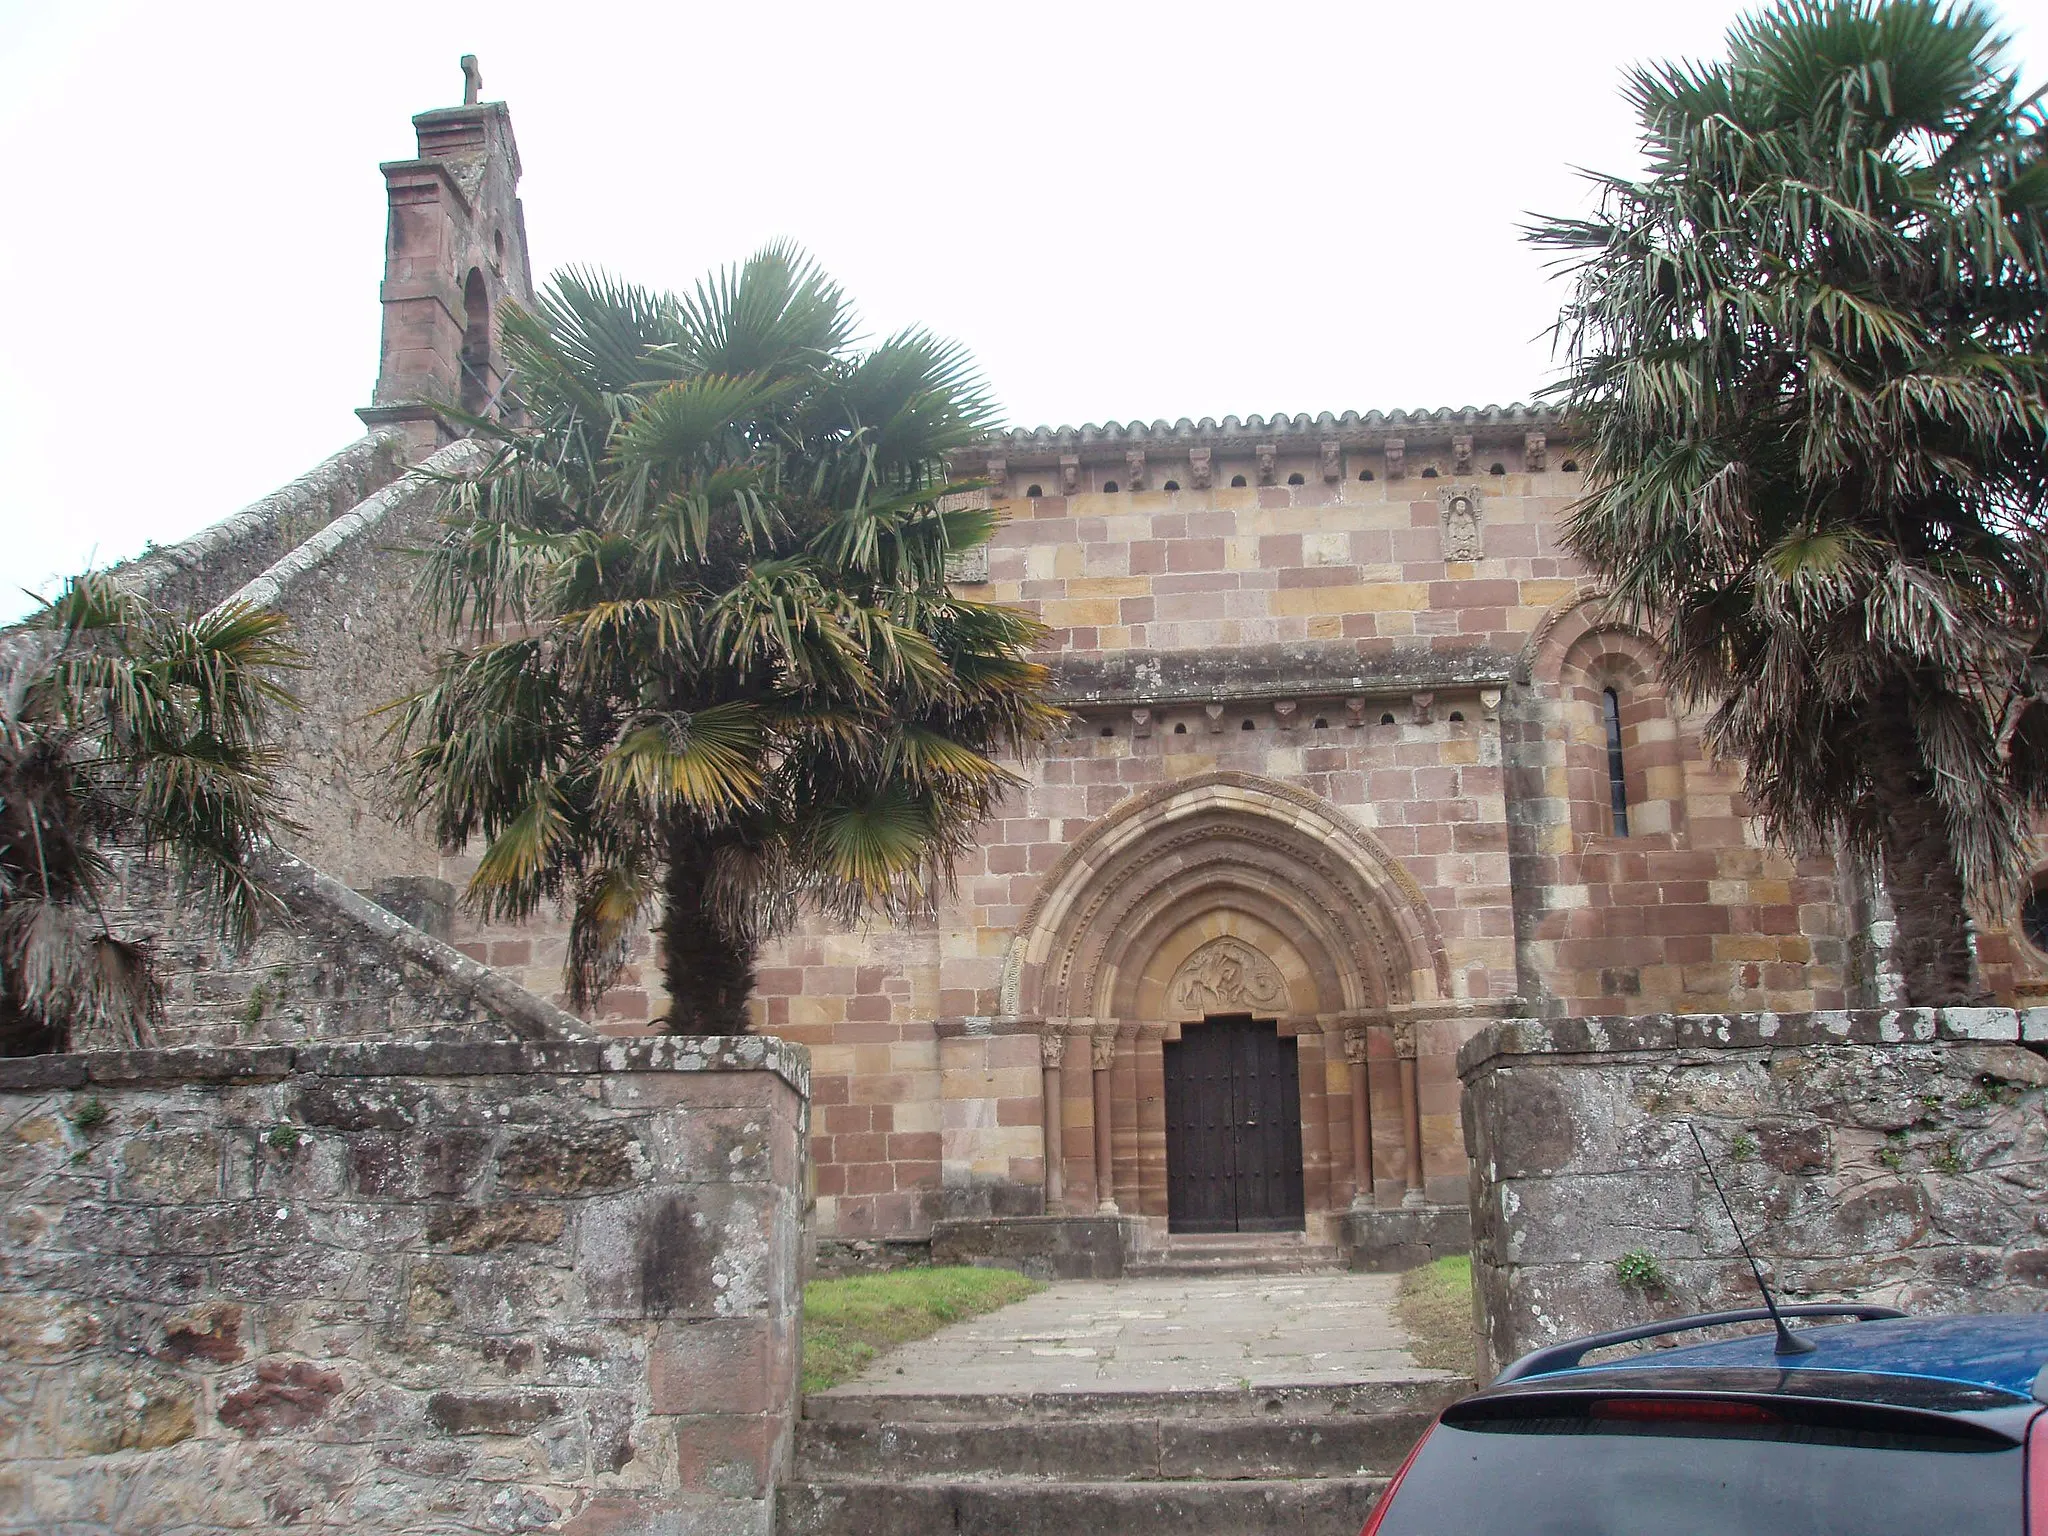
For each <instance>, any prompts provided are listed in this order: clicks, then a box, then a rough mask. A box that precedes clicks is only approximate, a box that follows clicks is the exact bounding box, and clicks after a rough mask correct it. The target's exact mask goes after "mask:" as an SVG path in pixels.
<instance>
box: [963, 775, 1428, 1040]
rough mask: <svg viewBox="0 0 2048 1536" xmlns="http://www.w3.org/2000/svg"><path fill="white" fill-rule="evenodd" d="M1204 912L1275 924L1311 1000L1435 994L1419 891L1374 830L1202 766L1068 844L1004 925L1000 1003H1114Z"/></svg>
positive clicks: (1275, 788) (1072, 1008)
mask: <svg viewBox="0 0 2048 1536" xmlns="http://www.w3.org/2000/svg"><path fill="white" fill-rule="evenodd" d="M1215 910H1231V911H1240V912H1243V913H1245V914H1246V915H1247V916H1249V917H1253V918H1256V919H1258V920H1259V921H1263V922H1266V923H1268V924H1271V925H1274V926H1276V927H1279V928H1281V929H1282V930H1283V931H1285V932H1287V933H1288V934H1289V937H1290V938H1291V939H1292V940H1294V941H1295V942H1296V943H1297V945H1298V947H1299V949H1300V950H1301V952H1302V954H1303V955H1304V956H1305V957H1306V958H1307V961H1308V964H1309V968H1310V971H1311V972H1312V973H1313V974H1314V975H1315V977H1316V992H1317V996H1318V999H1319V1002H1318V1011H1323V1012H1337V1011H1343V1010H1351V1009H1361V1008H1371V1007H1377V1006H1385V1005H1388V1004H1392V1003H1404V1002H1420V1001H1430V1000H1433V999H1435V998H1439V997H1446V996H1448V995H1449V993H1450V971H1449V962H1448V959H1447V957H1446V955H1445V952H1444V946H1443V939H1442V936H1441V934H1440V933H1439V931H1438V929H1437V925H1436V921H1435V918H1434V916H1433V914H1432V913H1431V912H1430V910H1429V904H1428V902H1427V901H1426V900H1425V899H1424V897H1423V895H1422V892H1421V890H1420V889H1419V888H1418V887H1417V886H1416V884H1415V881H1414V879H1413V877H1411V876H1410V875H1409V873H1408V872H1407V870H1405V869H1403V868H1402V867H1401V865H1400V864H1399V862H1398V861H1396V860H1395V858H1394V857H1393V855H1392V854H1390V853H1389V852H1388V851H1387V850H1386V848H1385V847H1383V846H1382V845H1381V844H1380V842H1379V841H1378V839H1376V838H1374V837H1373V836H1372V835H1371V834H1370V833H1368V832H1366V831H1365V830H1364V829H1363V828H1361V827H1359V826H1358V825H1357V824H1356V823H1354V822H1352V821H1351V820H1350V819H1349V818H1348V817H1346V816H1345V815H1344V814H1343V813H1342V812H1341V811H1339V810H1337V809H1336V808H1335V807H1334V806H1331V805H1329V804H1328V803H1327V802H1325V801H1323V800H1321V799H1319V798H1318V797H1316V796H1315V795H1312V794H1309V793H1307V792H1305V791H1303V790H1299V789H1296V788H1293V787H1292V786H1290V785H1286V784H1281V783H1278V782H1277V781H1274V780H1271V779H1265V778H1260V777H1258V776H1256V775H1253V774H1244V773H1210V774H1204V775H1201V776H1199V777H1197V778H1193V779H1187V780H1183V781H1181V782H1180V783H1177V784H1173V785H1169V786H1166V787H1164V788H1162V789H1159V790H1156V791H1154V792H1152V793H1151V794H1148V795H1141V796H1138V797H1136V798H1134V799H1132V800H1130V801H1127V802H1126V803H1125V804H1123V805H1122V806H1119V807H1118V808H1117V809H1116V810H1115V811H1113V812H1111V813H1110V814H1109V815H1108V816H1105V817H1104V818H1103V819H1102V820H1101V821H1100V822H1098V823H1096V825H1095V826H1093V827H1091V828H1090V829H1089V830H1088V832H1087V834H1086V835H1085V836H1084V837H1082V839H1081V840H1080V841H1079V842H1078V843H1076V844H1075V845H1074V846H1073V848H1071V849H1070V850H1068V852H1067V854H1066V856H1065V857H1064V858H1063V859H1062V860H1061V861H1060V863H1059V864H1058V865H1057V866H1055V867H1054V869H1053V870H1052V871H1051V872H1050V874H1049V875H1048V877H1047V879H1046V883H1045V885H1044V886H1043V887H1042V888H1041V890H1040V892H1039V895H1038V898H1037V900H1036V901H1034V902H1033V903H1032V906H1031V908H1030V910H1029V911H1028V912H1027V913H1026V914H1025V919H1024V922H1023V925H1022V926H1021V927H1020V928H1019V930H1018V934H1017V939H1016V941H1015V943H1014V945H1013V946H1012V950H1011V956H1010V964H1009V967H1008V968H1007V974H1006V975H1005V977H1004V994H1005V1007H1006V1009H1008V1010H1010V1011H1015V1012H1020V1013H1035V1014H1041V1015H1045V1016H1047V1017H1066V1018H1074V1017H1091V1016H1099V1015H1101V1014H1103V1013H1105V1012H1107V1011H1110V1010H1112V1009H1115V1008H1117V1007H1120V1006H1124V1005H1125V1003H1126V1002H1127V1000H1128V998H1129V997H1130V995H1131V980H1132V978H1133V977H1134V976H1135V975H1136V974H1137V972H1138V970H1139V969H1140V968H1141V967H1142V966H1143V963H1144V961H1145V960H1146V958H1147V957H1148V955H1149V954H1150V952H1151V950H1152V948H1154V947H1156V946H1157V945H1158V944H1159V943H1160V942H1162V941H1163V939H1164V938H1165V937H1166V936H1167V935H1169V934H1170V933H1171V932H1172V931H1173V930H1174V929H1175V928H1177V927H1178V926H1180V925H1181V924H1183V923H1185V922H1187V921H1191V920H1194V919H1196V918H1198V917H1200V916H1202V915H1203V914H1205V913H1207V912H1210V911H1215Z"/></svg>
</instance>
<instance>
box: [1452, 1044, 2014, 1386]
mask: <svg viewBox="0 0 2048 1536" xmlns="http://www.w3.org/2000/svg"><path fill="white" fill-rule="evenodd" d="M2044 1051H2048V1009H2032V1010H2029V1011H2027V1012H2025V1013H2015V1012H2014V1011H2012V1010H2010V1009H2002V1008H1953V1009H1945V1010H1927V1009H1918V1010H1916V1009H1898V1010H1886V1011H1877V1010H1872V1011H1867V1012H1864V1011H1858V1012H1835V1013H1787V1014H1771V1013H1745V1014H1725V1015H1724V1014H1703V1015H1676V1014H1655V1015H1650V1016H1646V1017H1641V1018H1580V1019H1556V1020H1547V1021H1538V1020H1528V1019H1518V1020H1507V1021H1504V1022H1501V1023H1498V1024H1494V1025H1492V1026H1490V1027H1489V1028H1488V1029H1486V1030H1485V1031H1484V1032H1483V1033H1481V1034H1479V1035H1477V1036H1475V1037H1474V1038H1473V1039H1472V1040H1471V1041H1470V1042H1469V1043H1468V1044H1467V1045H1466V1046H1465V1048H1464V1050H1463V1051H1462V1052H1461V1053H1460V1055H1459V1062H1458V1067H1459V1073H1460V1075H1461V1077H1462V1078H1463V1080H1464V1120H1465V1137H1466V1146H1467V1150H1468V1151H1469V1152H1470V1154H1471V1159H1472V1239H1473V1249H1472V1258H1473V1280H1474V1288H1475V1291H1476V1298H1475V1305H1476V1310H1477V1320H1478V1325H1479V1332H1480V1339H1479V1370H1480V1376H1481V1379H1482V1380H1483V1379H1485V1378H1486V1377H1487V1376H1489V1375H1490V1374H1492V1372H1493V1371H1495V1370H1497V1369H1499V1368H1500V1367H1501V1366H1503V1365H1505V1364H1506V1363H1507V1362H1508V1361H1510V1360H1512V1359H1514V1358H1515V1357H1516V1356H1518V1355H1520V1354H1522V1353H1523V1352H1525V1351H1526V1350H1529V1349H1533V1348H1535V1347H1537V1346H1539V1345H1542V1344H1548V1343H1553V1342H1555V1341H1557V1340H1560V1339H1565V1338H1570V1337H1573V1336H1575V1335H1580V1334H1585V1333H1591V1332H1596V1331H1598V1330H1601V1329H1605V1328H1615V1327H1620V1326H1623V1325H1626V1324H1629V1323H1634V1322H1640V1321H1644V1320H1646V1319H1650V1318H1654V1317H1659V1316H1677V1315H1680V1314H1683V1313H1687V1312H1699V1311H1708V1310H1713V1309H1716V1308H1723V1307H1738V1306H1754V1305H1756V1287H1755V1285H1754V1283H1753V1281H1752V1280H1751V1279H1750V1276H1749V1271H1748V1269H1747V1267H1746V1266H1745V1265H1744V1263H1743V1261H1742V1257H1741V1252H1740V1249H1739V1248H1738V1246H1737V1243H1736V1238H1735V1234H1734V1232H1733V1231H1732V1230H1731V1228H1730V1226H1729V1223H1728V1219H1727V1216H1726V1215H1725V1214H1724V1213H1723V1211H1722V1209H1721V1206H1720V1203H1719V1201H1718V1200H1717V1199H1716V1197H1715V1194H1714V1190H1713V1187H1712V1185H1711V1183H1710V1182H1709V1179H1708V1176H1707V1174H1706V1172H1705V1171H1704V1169H1703V1168H1702V1166H1701V1162H1700V1158H1699V1154H1698V1153H1697V1151H1696V1150H1695V1149H1694V1146H1693V1142H1692V1137H1691V1134H1690V1132H1689V1131H1688V1129H1687V1127H1688V1125H1691V1126H1694V1127H1697V1129H1698V1131H1699V1134H1700V1137H1701V1139H1702V1141H1703V1142H1704V1143H1705V1145H1706V1149H1707V1155H1708V1157H1709V1158H1711V1159H1712V1160H1713V1164H1714V1170H1715V1172H1716V1173H1717V1174H1718V1175H1719V1176H1720V1179H1721V1182H1722V1184H1723V1186H1724V1187H1725V1188H1726V1190H1727V1193H1728V1199H1729V1201H1730V1203H1731V1204H1732V1206H1733V1208H1734V1211H1735V1214H1736V1217H1737V1219H1738V1220H1740V1222H1741V1223H1742V1227H1743V1231H1744V1233H1745V1234H1746V1235H1747V1237H1748V1238H1749V1241H1750V1244H1751V1246H1752V1247H1753V1248H1754V1249H1755V1251H1756V1254H1757V1257H1758V1259H1759V1261H1760V1262H1761V1263H1762V1264H1763V1266H1764V1269H1765V1273H1766V1274H1767V1275H1769V1276H1770V1277H1771V1278H1772V1280H1773V1282H1774V1284H1776V1285H1777V1286H1778V1287H1779V1289H1780V1290H1781V1291H1782V1293H1783V1294H1784V1295H1785V1297H1786V1298H1787V1299H1789V1300H1794V1301H1822V1300H1859V1301H1877V1302H1884V1303H1889V1304H1893V1305H1897V1306H1902V1307H1904V1308H1906V1309H1908V1310H1910V1311H1914V1312H1983V1311H1993V1312H1997V1311H2025V1312H2032V1311H2039V1310H2041V1309H2043V1308H2044V1307H2048V1060H2044V1059H2043V1055H2042V1052H2044ZM1625 1256H1627V1257H1629V1258H1630V1260H1631V1262H1630V1263H1629V1264H1628V1265H1626V1266H1622V1265H1620V1264H1619V1261H1621V1260H1622V1259H1623V1258H1624V1257H1625Z"/></svg>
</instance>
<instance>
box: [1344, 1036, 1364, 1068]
mask: <svg viewBox="0 0 2048 1536" xmlns="http://www.w3.org/2000/svg"><path fill="white" fill-rule="evenodd" d="M1369 1038H1370V1037H1369V1036H1368V1035H1367V1034H1366V1032H1365V1031H1364V1030H1362V1029H1347V1030H1345V1031H1344V1059H1345V1060H1346V1061H1348V1062H1350V1063H1351V1064H1352V1065H1353V1066H1358V1065H1359V1064H1360V1063H1362V1062H1363V1061H1364V1060H1365V1047H1366V1041H1367V1040H1368V1039H1369Z"/></svg>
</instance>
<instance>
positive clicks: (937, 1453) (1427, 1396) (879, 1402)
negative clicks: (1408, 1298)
mask: <svg viewBox="0 0 2048 1536" xmlns="http://www.w3.org/2000/svg"><path fill="white" fill-rule="evenodd" d="M1464 1385H1465V1384H1464V1383H1462V1382H1457V1381H1448V1380H1445V1379H1443V1378H1442V1377H1435V1378H1428V1377H1414V1376H1405V1375H1401V1376H1393V1375H1390V1376H1388V1377H1386V1378H1385V1379H1382V1380H1369V1381H1347V1382H1342V1383H1333V1384H1329V1385H1322V1384H1293V1383H1286V1384H1269V1385H1265V1386H1260V1387H1251V1386H1246V1387H1239V1388H1203V1389H1186V1390H1161V1391H1135V1390H1121V1391H1092V1392H1091V1391H1080V1392H1066V1391H1061V1392H1031V1393H1011V1394H1000V1393H999V1394H981V1393H972V1394H970V1393H890V1392H848V1391H847V1390H846V1389H844V1388H841V1389H838V1390H836V1391H834V1392H831V1393H825V1394H820V1395H819V1396H816V1397H813V1398H811V1399H810V1400H809V1401H808V1402H807V1403H806V1405H805V1410H804V1411H805V1418H804V1419H803V1420H802V1421H801V1422H800V1423H799V1425H798V1426H797V1442H796V1471H795V1478H794V1480H793V1481H792V1482H791V1483H790V1484H788V1485H786V1486H785V1487H784V1488H783V1490H782V1497H781V1500H780V1502H779V1505H778V1510H779V1513H778V1516H777V1527H778V1532H779V1536H1073V1533H1075V1532H1091V1533H1098V1532H1099V1533H1103V1536H1107V1533H1108V1532H1112V1531H1113V1532H1116V1533H1118V1536H1124V1533H1126V1532H1128V1533H1133V1536H1258V1533H1265V1532H1273V1533H1279V1532H1283V1531H1284V1532H1287V1533H1289V1536H1354V1533H1355V1532H1356V1531H1357V1530H1358V1529H1359V1527H1360V1526H1362V1525H1363V1524H1364V1523H1365V1517H1366V1513H1367V1511H1368V1510H1369V1509H1370V1507H1371V1504H1372V1500H1373V1498H1374V1496H1375V1495H1376V1494H1377V1493H1378V1491H1379V1489H1380V1487H1381V1486H1382V1485H1383V1484H1384V1483H1385V1481H1386V1479H1387V1477H1388V1476H1389V1475H1390V1474H1391V1473H1392V1472H1393V1470H1394V1469H1395V1468H1396V1467H1397V1466H1399V1465H1400V1462H1401V1458H1402V1457H1403V1456H1405V1455H1406V1454H1407V1453H1408V1449H1409V1447H1410V1446H1411V1445H1413V1444H1414V1442H1415V1439H1416V1437H1417V1436H1419V1435H1420V1434H1421V1433H1422V1430H1423V1428H1424V1426H1425V1425H1427V1424H1428V1422H1429V1420H1430V1419H1431V1418H1432V1417H1433V1416H1434V1414H1435V1413H1436V1412H1437V1410H1438V1409H1439V1408H1441V1407H1442V1406H1443V1405H1444V1404H1445V1403H1447V1402H1450V1401H1451V1400H1453V1399H1454V1398H1455V1397H1457V1396H1458V1394H1459V1390H1460V1389H1461V1388H1462V1387H1464Z"/></svg>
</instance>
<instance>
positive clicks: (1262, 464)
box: [1252, 443, 1279, 485]
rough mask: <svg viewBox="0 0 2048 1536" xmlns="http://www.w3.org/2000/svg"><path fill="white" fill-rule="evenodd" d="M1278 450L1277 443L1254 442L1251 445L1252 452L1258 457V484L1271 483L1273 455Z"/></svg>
mask: <svg viewBox="0 0 2048 1536" xmlns="http://www.w3.org/2000/svg"><path fill="white" fill-rule="evenodd" d="M1278 451H1279V450H1278V447H1277V445H1275V444H1273V443H1256V444H1254V445H1253V447H1252V452H1253V453H1255V454H1257V455H1258V458H1259V484H1261V485H1271V484H1272V483H1273V455H1274V454H1275V453H1276V452H1278Z"/></svg>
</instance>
